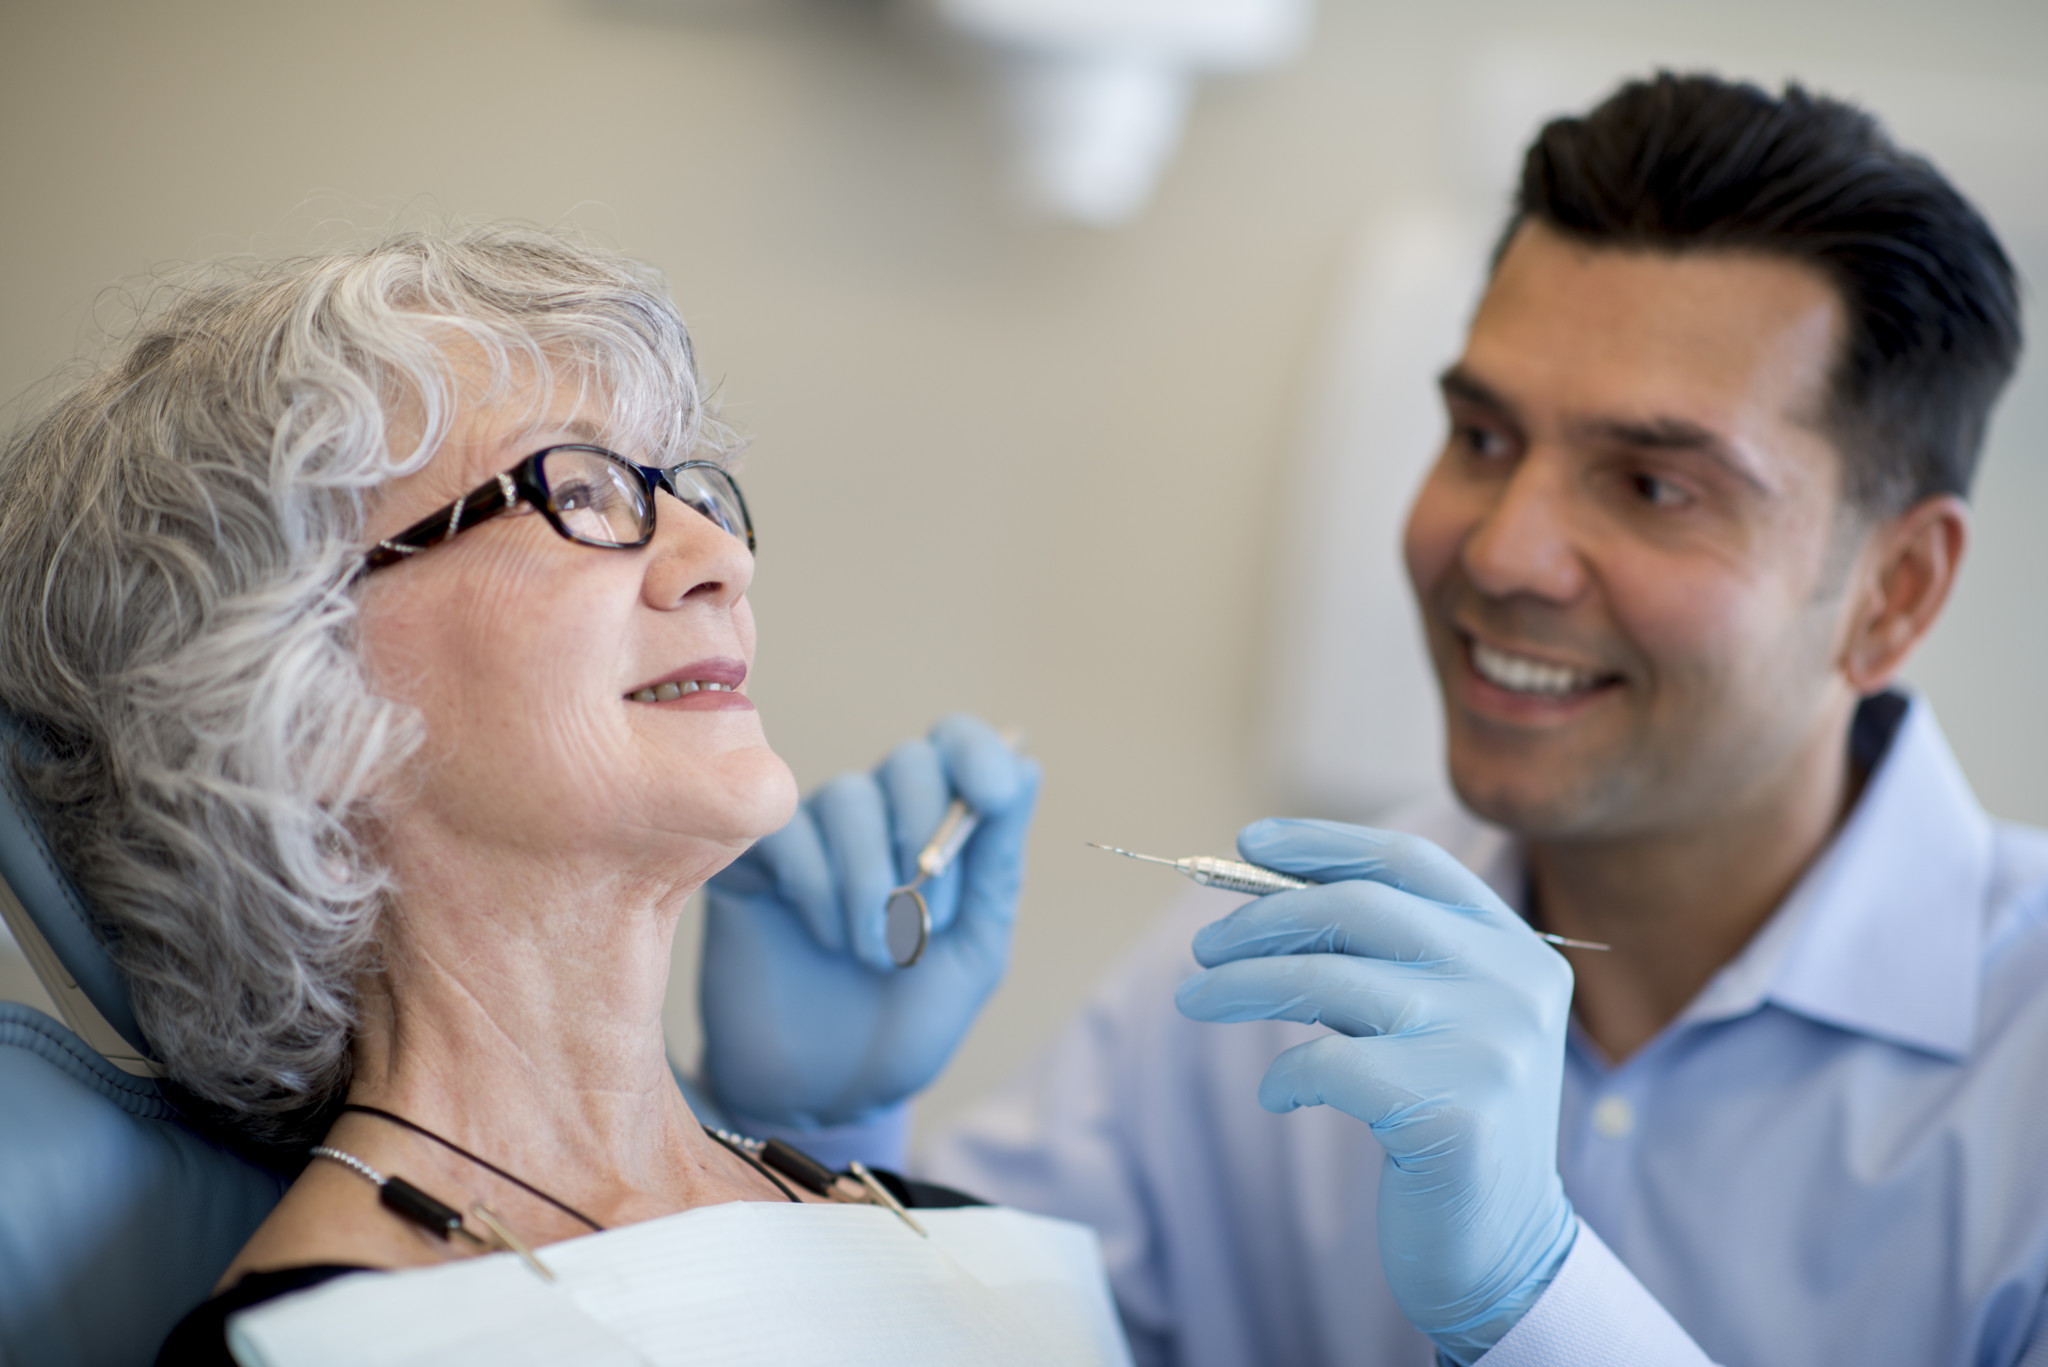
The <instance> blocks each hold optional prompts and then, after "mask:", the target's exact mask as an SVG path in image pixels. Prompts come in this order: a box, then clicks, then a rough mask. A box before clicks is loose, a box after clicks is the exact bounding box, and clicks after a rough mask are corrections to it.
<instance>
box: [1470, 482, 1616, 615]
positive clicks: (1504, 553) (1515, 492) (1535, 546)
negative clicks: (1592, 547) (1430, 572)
mask: <svg viewBox="0 0 2048 1367" xmlns="http://www.w3.org/2000/svg"><path fill="white" fill-rule="evenodd" d="M1534 456H1535V453H1533V452H1532V453H1531V456H1530V457H1525V458H1524V459H1523V460H1522V462H1521V463H1520V465H1519V466H1518V467H1517V468H1516V470H1515V472H1514V474H1513V476H1511V477H1510V478H1509V479H1508V480H1507V482H1506V483H1505V484H1504V485H1502V486H1501V487H1500V494H1499V497H1498V498H1497V499H1496V500H1495V502H1494V503H1493V505H1492V506H1491V507H1490V508H1488V509H1487V510H1486V512H1485V514H1484V516H1482V517H1481V518H1480V519H1479V521H1478V523H1477V524H1476V525H1475V526H1474V527H1473V529H1472V532H1471V534H1470V535H1469V536H1467V537H1466V538H1465V544H1464V547H1463V549H1462V550H1461V552H1460V555H1459V558H1460V560H1461V561H1462V563H1463V565H1464V568H1465V573H1466V575H1467V577H1469V578H1470V580H1471V581H1472V584H1473V587H1475V588H1477V589H1478V590H1479V591H1480V592H1481V593H1484V594H1485V595H1487V596H1488V597H1490V598H1512V597H1515V596H1518V595H1528V596H1532V597H1536V598H1540V599H1544V600H1546V601H1549V602H1554V603H1567V602H1570V601H1572V600H1573V599H1575V598H1577V597H1578V596H1579V594H1580V593H1581V592H1582V591H1583V590H1584V589H1585V586H1586V581H1587V571H1586V565H1585V561H1584V559H1583V558H1582V556H1581V550H1580V547H1579V545H1578V542H1577V537H1576V534H1575V529H1574V526H1573V518H1572V515H1571V511H1572V510H1571V507H1570V502H1571V492H1570V490H1569V488H1568V487H1567V486H1566V483H1565V480H1564V477H1563V474H1562V472H1560V471H1559V470H1557V469H1556V468H1555V467H1554V466H1553V465H1552V463H1551V462H1548V461H1544V460H1541V459H1538V458H1534Z"/></svg>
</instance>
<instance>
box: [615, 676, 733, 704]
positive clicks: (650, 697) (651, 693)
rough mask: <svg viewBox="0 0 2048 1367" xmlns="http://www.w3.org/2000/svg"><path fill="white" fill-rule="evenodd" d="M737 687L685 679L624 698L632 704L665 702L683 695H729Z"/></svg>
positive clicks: (642, 690)
mask: <svg viewBox="0 0 2048 1367" xmlns="http://www.w3.org/2000/svg"><path fill="white" fill-rule="evenodd" d="M738 687H739V685H738V684H726V683H712V682H711V681H710V680H708V679H705V680H699V679H685V680H684V681H683V682H682V683H665V684H656V685H655V686H654V687H652V688H643V689H641V690H640V691H639V692H637V693H628V694H627V695H626V696H627V698H629V699H631V700H632V701H633V702H667V701H668V700H669V699H670V698H680V697H682V696H683V694H685V693H696V692H700V691H701V692H705V693H731V692H733V691H734V690H735V689H737V688H738Z"/></svg>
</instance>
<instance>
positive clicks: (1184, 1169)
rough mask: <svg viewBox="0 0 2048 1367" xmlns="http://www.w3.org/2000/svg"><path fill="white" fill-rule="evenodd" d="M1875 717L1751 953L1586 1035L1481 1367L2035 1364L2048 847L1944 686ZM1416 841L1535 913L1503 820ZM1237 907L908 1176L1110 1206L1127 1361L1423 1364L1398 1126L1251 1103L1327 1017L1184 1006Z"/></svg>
mask: <svg viewBox="0 0 2048 1367" xmlns="http://www.w3.org/2000/svg"><path fill="white" fill-rule="evenodd" d="M1901 713H1903V718H1902V719H1901ZM1858 732H1859V736H1860V737H1861V738H1862V742H1863V744H1864V746H1865V748H1866V752H1867V753H1868V754H1869V755H1870V756H1871V758H1872V759H1873V761H1874V762H1875V763H1876V765H1877V767H1876V768H1875V770H1874V772H1873V773H1872V774H1871V777H1870V779H1869V781H1868V783H1867V784H1866V785H1865V787H1864V790H1863V794H1862V796H1861V799H1860V800H1859V802H1858V805H1857V807H1856V809H1855V810H1854V811H1853V812H1852V813H1851V815H1850V818H1849V820H1848V821H1847V822H1846V823H1845V824H1844V827H1843V829H1842V830H1841V831H1840V833H1839V834H1838V835H1837V837H1836V839H1835V840H1834V841H1833V842H1832V844H1831V845H1830V846H1829V847H1828V848H1827V849H1826V851H1824V853H1823V854H1822V856H1821V857H1820V858H1819V859H1818V860H1817V861H1816V862H1815V864H1814V865H1813V867H1812V868H1811V869H1809V870H1808V872H1807V873H1806V875H1805V877H1804V878H1803V879H1802V880H1801V881H1800V883H1799V884H1798V886H1797V887H1796V888H1795V889H1794V891H1793V892H1792V894H1791V895H1790V896H1789V897H1788V898H1787V899H1786V901H1785V903H1784V904H1783V905H1782V906H1781V907H1780V908H1778V910H1777V911H1776V912H1775V913H1774V914H1773V916H1772V917H1771V919H1770V920H1769V921H1768V922H1767V923H1766V924H1765V926H1764V928H1763V929H1762V930H1761V931H1760V932H1759V933H1758V934H1757V936H1756V937H1755V938H1754V940H1752V942H1751V943H1750V944H1749V945H1748V946H1747V947H1746V948H1745V949H1744V950H1743V952H1742V953H1741V954H1740V955H1738V956H1737V957H1736V958H1735V959H1734V960H1733V961H1731V962H1730V963H1729V964H1727V965H1726V966H1725V967H1724V968H1723V969H1722V970H1721V971H1720V972H1719V973H1718V974H1717V975H1716V976H1715V977H1714V978H1713V980H1712V981H1711V982H1709V983H1708V985H1707V986H1706V988H1705V989H1704V990H1703V991H1702V992H1701V993H1700V995H1699V997H1698V999H1697V1000H1696V1001H1694V1002H1693V1003H1692V1005H1691V1006H1689V1007H1688V1008H1687V1009H1686V1010H1685V1012H1684V1013H1683V1014H1682V1015H1680V1016H1679V1018H1678V1019H1677V1020H1675V1021H1673V1022H1672V1023H1671V1024H1670V1026H1669V1027H1667V1028H1666V1029H1665V1030H1664V1031H1663V1032H1662V1033H1661V1034H1660V1035H1658V1036H1657V1038H1656V1039H1655V1040H1653V1041H1652V1042H1651V1043H1649V1044H1648V1045H1646V1046H1645V1047H1643V1048H1642V1049H1641V1050H1639V1051H1638V1052H1637V1053H1635V1054H1634V1055H1633V1056H1631V1057H1630V1058H1629V1059H1628V1060H1627V1061H1626V1062H1624V1063H1622V1064H1621V1065H1620V1066H1618V1067H1614V1066H1609V1065H1608V1064H1607V1063H1606V1062H1605V1061H1604V1060H1603V1059H1602V1058H1601V1057H1600V1055H1599V1054H1598V1052H1597V1051H1596V1050H1595V1049H1594V1048H1593V1047H1592V1046H1591V1045H1590V1043H1589V1042H1588V1041H1587V1040H1586V1039H1584V1038H1583V1037H1581V1036H1578V1035H1576V1034H1575V1035H1574V1036H1573V1038H1572V1039H1571V1042H1570V1045H1569V1058H1568V1061H1567V1067H1566V1071H1565V1082H1564V1098H1563V1102H1564V1104H1563V1111H1562V1120H1561V1133H1560V1135H1559V1148H1558V1163H1559V1167H1560V1169H1561V1171H1562V1174H1563V1178H1564V1185H1565V1190H1566V1191H1567V1192H1568V1193H1569V1195H1570V1196H1571V1199H1572V1201H1573V1203H1574V1205H1575V1206H1576V1208H1577V1210H1578V1212H1579V1214H1580V1216H1581V1217H1582V1220H1583V1225H1582V1228H1581V1231H1580V1235H1579V1238H1578V1240H1577V1242H1576V1243H1575V1245H1574V1246H1573V1249H1572V1252H1571V1255H1570V1256H1569V1258H1568V1259H1567V1260H1566V1263H1565V1266H1564V1268H1563V1270H1562V1271H1561V1273H1560V1275H1559V1276H1558V1278H1557V1280H1556V1281H1555V1282H1553V1283H1552V1285H1551V1287H1550V1288H1549V1289H1548V1290H1547V1291H1546V1293H1545V1294H1544V1296H1543V1297H1542V1299H1541V1300H1539V1301H1538V1302H1537V1304H1536V1306H1535V1307H1534V1308H1533V1309H1532V1310H1531V1311H1530V1313H1529V1314H1528V1315H1527V1316H1525V1317H1524V1318H1523V1320H1522V1321H1521V1322H1520V1323H1519V1324H1517V1325H1516V1326H1515V1328H1514V1329H1513V1330H1511V1331H1510V1332H1509V1334H1508V1335H1507V1336H1506V1337H1505V1338H1504V1339H1503V1340H1502V1341H1501V1342H1500V1343H1499V1344H1498V1345H1497V1346H1496V1347H1495V1348H1494V1349H1493V1351H1492V1352H1490V1353H1488V1354H1487V1356H1486V1357H1485V1359H1484V1361H1485V1362H1486V1363H1487V1364H1489V1367H1534V1365H1536V1364H1545V1365H1546V1367H1548V1365H1551V1364H1555V1365H1556V1367H1565V1364H1570V1367H1585V1365H1586V1364H1604V1363H1614V1364H1617V1365H1618V1364H1623V1363H1626V1364H1631V1365H1632V1367H1645V1365H1646V1364H1671V1365H1672V1367H1676V1364H1688V1367H1690V1365H1692V1364H1700V1363H1705V1362H1708V1361H1712V1362H1717V1363H1722V1364H1727V1367H1752V1365H1755V1367H1763V1365H1764V1364H1772V1365H1773V1367H1776V1365H1778V1364H1783V1365H1784V1367H1791V1365H1792V1364H1799V1367H1816V1365H1818V1364H1843V1365H1844V1367H1847V1365H1848V1364H1856V1365H1857V1367H1871V1364H1891V1363H1899V1364H1906V1363H1911V1364H1916V1365H1919V1364H1926V1365H1928V1367H1933V1365H1934V1364H1954V1365H1955V1367H1962V1365H1963V1364H1970V1365H1971V1367H2007V1365H2008V1364H2012V1363H2015V1362H2018V1361H2020V1360H2021V1358H2022V1356H2023V1355H2024V1354H2026V1352H2027V1349H2028V1347H2029V1345H2030V1344H2034V1343H2037V1342H2038V1343H2039V1344H2041V1345H2042V1346H2041V1347H2040V1348H2039V1350H2038V1354H2039V1356H2040V1357H2043V1358H2048V1333H2044V1332H2043V1304H2044V1301H2043V1295H2044V1287H2048V834H2044V833H2042V832H2038V831H2034V830H2031V829H2027V828H2022V827H2016V826H2011V825H2005V824H2001V823H1997V822H1994V821H1992V820H1991V819H1990V818H1988V817H1987V816H1986V815H1985V814H1984V812H1983V810H1982V809H1981V808H1980V807H1979V806H1978V805H1977V802H1976V800H1975V798H1974V797H1973V796H1972V794H1971V792H1970V789H1969V786H1968V784H1967V782H1966V781H1965V780H1964V778H1963V775H1962V773H1961V771H1960V769H1959V768H1958V767H1957V765H1956V762H1955V760H1954V758H1953V756H1952V755H1951V754H1950V752H1949V749H1948V746H1947V744H1946V742H1945V741H1944V740H1943V739H1942V736H1941V733H1940V731H1939V729H1938V727H1937V726H1936V724H1935V721H1934V718H1933V715H1932V714H1931V713H1930V711H1929V710H1928V709H1927V707H1926V706H1925V705H1924V704H1921V703H1914V704H1912V705H1911V706H1910V707H1906V706H1904V705H1903V704H1902V703H1900V702H1899V701H1898V700H1897V699H1896V698H1891V699H1879V700H1874V702H1873V703H1871V704H1866V706H1865V709H1864V712H1863V714H1862V715H1861V716H1860V717H1859V724H1858ZM1404 824H1406V825H1408V826H1409V828H1410V829H1415V830H1419V831H1420V832H1421V833H1423V834H1425V835H1429V836H1431V837H1432V838H1434V839H1436V840H1438V842H1439V843H1441V844H1443V845H1445V847H1446V848H1448V849H1450V850H1451V851H1452V853H1454V854H1456V855H1458V856H1459V857H1460V858H1461V859H1463V860H1464V861H1465V862H1466V863H1467V864H1468V865H1469V866H1471V867H1472V868H1474V869H1475V870H1476V871H1478V872H1480V873H1481V874H1482V875H1483V876H1484V877H1486V878H1487V880H1488V881H1489V882H1490V883H1491V884H1492V885H1493V886H1494V888H1495V889H1496V890H1497V891H1498V892H1499V893H1500V894H1501V895H1502V896H1503V897H1504V898H1506V899H1507V900H1508V901H1509V902H1510V903H1511V904H1518V903H1520V902H1521V901H1522V900H1523V899H1524V889H1525V877H1524V871H1523V867H1522V863H1521V860H1520V858H1519V855H1518V853H1517V851H1516V849H1515V847H1514V845H1513V843H1512V842H1511V841H1510V840H1509V839H1508V838H1507V837H1506V836H1505V835H1503V834H1502V833H1501V832H1499V831H1498V830H1494V829H1491V828H1488V827H1485V826H1483V825H1480V824H1479V823H1477V822H1475V821H1474V820H1472V819H1471V818H1470V817H1469V816H1465V815H1463V814H1461V813H1458V812H1456V811H1455V810H1451V809H1448V808H1447V809H1445V810H1441V811H1438V812H1436V813H1435V814H1434V815H1433V816H1429V817H1427V818H1424V819H1419V820H1418V821H1415V822H1409V823H1404ZM1240 900H1242V899H1239V898H1232V897H1228V896H1224V895H1220V894H1215V893H1207V892H1199V893H1196V894H1193V895H1192V896H1190V897H1188V898H1187V899H1185V900H1184V901H1183V902H1182V903H1180V904H1179V905H1178V906H1176V908H1175V909H1174V910H1173V911H1172V912H1171V913H1170V914H1169V915H1168V916H1167V917H1166V918H1165V919H1164V921H1163V922H1162V923H1161V924H1160V925H1159V927H1158V928H1157V929H1156V930H1155V931H1154V933H1153V934H1151V935H1150V936H1149V937H1148V939H1147V940H1146V941H1145V942H1144V944H1143V945H1141V946H1140V948H1139V949H1138V950H1137V951H1136V953H1135V954H1133V955H1132V956H1131V957H1130V958H1129V959H1128V960H1127V961H1126V962H1125V963H1124V964H1123V965H1122V967H1120V968H1119V969H1118V970H1117V971H1116V972H1115V973H1114V974H1113V975H1112V976H1111V977H1110V978H1109V980H1108V981H1107V982H1106V983H1105V984H1104V986H1103V987H1102V988H1101V989H1100V990H1099V991H1098V992H1097V994H1096V995H1095V996H1094V998H1093V999H1092V1001H1091V1003H1090V1004H1089V1006H1088V1007H1087V1008H1086V1009H1085V1011H1084V1012H1083V1013H1082V1015H1081V1016H1080V1018H1079V1019H1078V1020H1077V1021H1075V1022H1074V1024H1073V1025H1072V1026H1071V1027H1070V1028H1069V1029H1068V1030H1067V1031H1066V1032H1065V1033H1064V1034H1063V1035H1062V1036H1061V1037H1060V1038H1059V1040H1058V1041H1057V1042H1056V1043H1055V1045H1054V1046H1053V1047H1052V1049H1051V1050H1050V1051H1049V1053H1048V1054H1047V1055H1046V1056H1045V1057H1044V1058H1043V1059H1042V1060H1041V1061H1040V1062H1039V1063H1038V1064H1037V1065H1036V1067H1035V1068H1033V1069H1032V1070H1031V1071H1030V1072H1029V1073H1028V1074H1027V1075H1025V1076H1024V1077H1022V1078H1021V1079H1019V1080H1018V1081H1017V1082H1015V1083H1014V1084H1013V1085H1011V1086H1010V1087H1009V1088H1007V1089H1006V1090H1005V1091H1003V1092H1002V1093H1000V1094H999V1095H998V1096H996V1097H995V1098H993V1099H992V1100H991V1101H990V1102H988V1103H987V1104H985V1105H984V1106H983V1107H981V1108H980V1109H979V1110H978V1111H976V1112H973V1113H971V1114H970V1116H969V1117H968V1118H967V1120H966V1121H965V1122H964V1123H962V1124H961V1125H959V1126H958V1127H957V1128H956V1129H954V1130H953V1131H952V1132H951V1133H949V1134H947V1135H945V1136H944V1137H943V1138H942V1139H941V1141H940V1142H939V1143H938V1144H937V1145H936V1146H935V1148H934V1149H933V1151H932V1152H931V1153H930V1154H929V1155H928V1156H927V1161H926V1162H925V1163H924V1164H923V1171H924V1173H925V1174H926V1175H928V1176H930V1177H932V1178H934V1179H936V1180H938V1181H941V1182H946V1183H950V1184H952V1185H954V1186H957V1187H960V1188H962V1189H963V1190H966V1191H970V1192H973V1193H975V1194H977V1195H980V1196H984V1197H986V1198H988V1199H990V1200H995V1201H1001V1202H1004V1203H1006V1204H1009V1205H1014V1206H1018V1207H1022V1208H1023V1209H1026V1210H1037V1211H1044V1212H1047V1213H1050V1214H1055V1215H1063V1216H1068V1217H1070V1218H1073V1219H1077V1220H1082V1221H1085V1222H1087V1223H1089V1224H1092V1225H1094V1226H1095V1227H1096V1228H1097V1229H1098V1230H1099V1231H1100V1232H1101V1235H1102V1239H1103V1247H1104V1250H1105V1254H1106V1256H1107V1258H1108V1261H1109V1268H1110V1275H1111V1281H1112V1284H1113V1286H1114V1287H1115V1290H1116V1293H1117V1296H1118V1299H1119V1303H1120V1306H1121V1308H1122V1311H1123V1314H1124V1318H1125V1323H1126V1326H1127V1327H1128V1328H1129V1330H1130V1331H1131V1335H1132V1340H1133V1348H1134V1351H1135V1352H1136V1354H1137V1357H1138V1360H1139V1362H1141V1363H1172V1364H1180V1365H1181V1367H1247V1365H1248V1364H1286V1365H1287V1367H1318V1365H1319V1364H1331V1365H1332V1367H1335V1364H1357V1365H1358V1367H1367V1365H1368V1364H1370V1365H1371V1367H1401V1364H1412V1365H1413V1367H1422V1365H1423V1364H1427V1363H1429V1362H1431V1361H1432V1360H1433V1352H1432V1349H1431V1346H1430V1345H1429V1343H1428V1341H1427V1340H1425V1339H1424V1338H1423V1337H1422V1336H1421V1335H1420V1334H1418V1333H1416V1331H1415V1330H1414V1329H1413V1328H1411V1327H1410V1326H1409V1325H1408V1323H1407V1322H1406V1320H1404V1319H1403V1318H1402V1316H1401V1314H1400V1312H1399V1310H1398V1309H1397V1308H1396V1307H1395V1305H1394V1302H1393V1299H1392V1296H1391V1295H1390V1293H1389V1292H1388V1290H1387V1286H1386V1280H1385V1277H1384V1276H1383V1274H1382V1272H1381V1269H1380V1258H1379V1247H1378V1242H1377V1237H1376V1233H1375V1228H1374V1204H1375V1195H1376V1190H1377V1183H1378V1178H1379V1170H1380V1163H1381V1157H1382V1155H1381V1152H1380V1149H1379V1147H1378V1145H1376V1144H1375V1143H1374V1142H1373V1140H1372V1137H1371V1135H1370V1134H1369V1132H1368V1131H1367V1130H1366V1128H1365V1126H1363V1125H1361V1124H1359V1123H1358V1122H1357V1121H1355V1120H1353V1119H1352V1118H1351V1117H1349V1116H1346V1115H1343V1114H1341V1113H1338V1112H1335V1111H1332V1110H1329V1109H1326V1108H1318V1109H1311V1110H1304V1111H1298V1112H1295V1113H1293V1114H1291V1115H1284V1116H1279V1115H1269V1114H1267V1113H1266V1112H1265V1111H1263V1110H1261V1109H1260V1107H1259V1104H1258V1101H1257V1099H1256V1094H1257V1088H1258V1082H1259V1078H1260V1076H1261V1074H1263V1072H1264V1071H1265V1068H1266V1066H1267V1064H1268V1063H1270V1062H1271V1061H1272V1059H1273V1058H1274V1057H1275V1056H1276V1055H1278V1054H1279V1053H1280V1052H1281V1050H1283V1049H1285V1048H1287V1047H1289V1046H1290V1045H1293V1044H1296V1043H1299V1042H1301V1041H1302V1040H1304V1039H1308V1038H1313V1037H1314V1036H1315V1035H1317V1034H1319V1033H1321V1031H1320V1029H1319V1028H1317V1027H1306V1026H1300V1025H1294V1024H1290V1023H1286V1022H1264V1023H1259V1024H1254V1025H1227V1026H1218V1025H1205V1024H1198V1023H1196V1022H1193V1021H1189V1020H1186V1019H1184V1018H1182V1017H1181V1016H1180V1015H1179V1013H1178V1012H1176V1011H1175V1010H1174V1006H1173V990H1174V988H1175V987H1176V986H1177V985H1178V984H1179V983H1180V981H1181V980H1182V979H1183V978H1185V977H1186V976H1187V975H1188V974H1189V973H1192V972H1193V971H1194V970H1195V965H1194V963H1193V961H1192V959H1191V958H1190V956H1189V953H1188V944H1189V940H1190V938H1191V937H1192V935H1193V933H1194V931H1195V929H1196V928H1197V927H1199V926H1200V925H1202V924H1203V923H1205V922H1207V921H1210V920H1213V919H1214V918H1216V917H1217V916H1219V915H1222V914H1223V913H1224V912H1226V911H1228V910H1229V909H1230V907H1231V906H1232V905H1234V904H1235V903H1236V902H1238V901H1240ZM2029 1367H2032V1362H2031V1361H2030V1362H2029Z"/></svg>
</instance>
